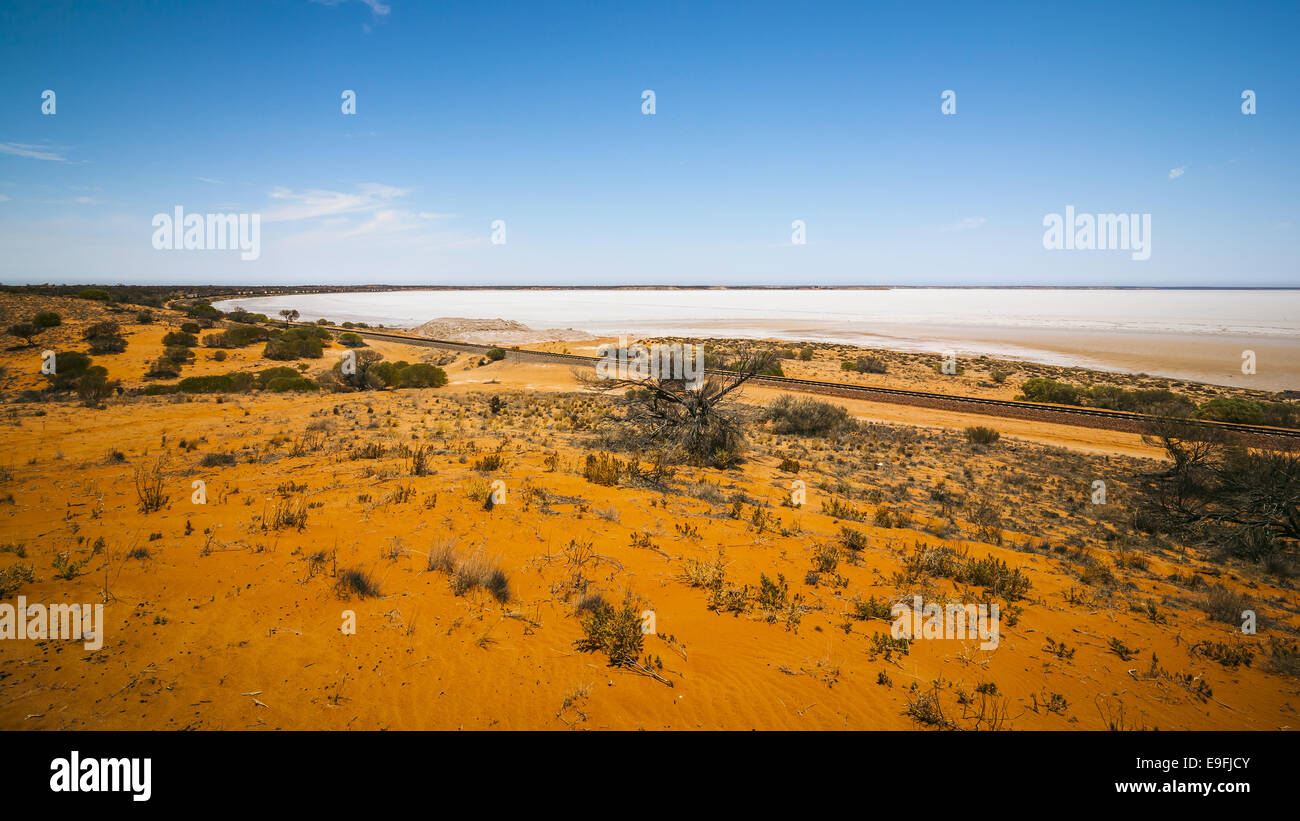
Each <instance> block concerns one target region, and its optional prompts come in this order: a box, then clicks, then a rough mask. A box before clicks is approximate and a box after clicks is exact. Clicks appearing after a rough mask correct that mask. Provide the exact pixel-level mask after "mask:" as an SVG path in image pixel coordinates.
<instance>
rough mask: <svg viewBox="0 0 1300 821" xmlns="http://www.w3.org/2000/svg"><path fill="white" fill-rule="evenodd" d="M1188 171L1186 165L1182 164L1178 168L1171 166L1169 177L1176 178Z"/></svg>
mask: <svg viewBox="0 0 1300 821" xmlns="http://www.w3.org/2000/svg"><path fill="white" fill-rule="evenodd" d="M1186 173H1187V166H1185V165H1180V166H1178V167H1177V168H1171V169H1169V179H1171V180H1176V179H1178V178H1179V177H1181V176H1182V175H1183V174H1186Z"/></svg>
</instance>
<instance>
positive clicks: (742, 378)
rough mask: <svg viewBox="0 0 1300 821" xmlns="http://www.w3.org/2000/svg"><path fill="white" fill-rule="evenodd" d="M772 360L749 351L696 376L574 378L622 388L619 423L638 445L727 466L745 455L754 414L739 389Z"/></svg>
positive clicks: (595, 386) (609, 389)
mask: <svg viewBox="0 0 1300 821" xmlns="http://www.w3.org/2000/svg"><path fill="white" fill-rule="evenodd" d="M774 361H775V356H774V355H773V354H772V353H770V352H762V353H756V354H751V355H749V356H747V357H745V358H744V359H742V360H740V361H738V362H733V363H730V367H729V368H728V369H727V370H713V371H710V372H707V373H705V374H704V376H703V378H702V379H700V380H694V381H688V380H686V379H683V378H673V377H672V376H665V375H662V374H658V375H656V374H651V375H650V376H648V377H646V378H636V377H634V376H616V377H613V378H607V379H602V378H599V377H598V376H597V375H595V374H592V373H585V372H579V373H577V377H578V380H579V382H580V383H582V384H584V385H585V386H587V387H588V388H590V389H592V390H595V391H599V392H601V393H607V394H614V393H618V392H620V391H621V392H622V393H621V395H620V396H619V397H618V404H619V405H620V406H621V407H622V409H623V412H624V413H623V417H622V419H620V420H618V424H619V425H621V426H622V427H623V428H624V431H623V432H624V433H627V434H630V437H631V440H632V442H633V443H634V444H636V445H637V446H638V447H642V446H648V447H653V448H657V449H659V450H660V451H661V452H665V453H666V454H667V455H668V457H669V458H670V459H672V460H673V461H679V462H685V463H688V464H693V465H711V466H714V467H730V466H731V465H733V464H735V463H737V462H739V461H740V460H741V459H742V458H743V456H744V453H745V450H746V448H747V446H748V437H747V436H746V434H745V429H746V427H747V425H748V423H749V422H750V419H751V416H752V414H751V413H749V412H747V411H746V409H745V408H744V407H743V406H741V405H740V404H739V403H738V402H737V400H738V399H739V398H740V395H741V391H740V389H741V387H742V386H743V385H744V384H745V383H746V382H748V381H749V380H751V379H753V378H754V377H755V376H758V375H759V374H762V373H763V372H765V371H767V370H768V369H769V368H771V366H772V363H773V362H774Z"/></svg>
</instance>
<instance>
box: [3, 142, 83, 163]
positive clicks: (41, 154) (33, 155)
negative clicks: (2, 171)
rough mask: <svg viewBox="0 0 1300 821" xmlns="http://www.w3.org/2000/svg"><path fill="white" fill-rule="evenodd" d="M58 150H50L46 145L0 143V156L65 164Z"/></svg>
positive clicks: (64, 159)
mask: <svg viewBox="0 0 1300 821" xmlns="http://www.w3.org/2000/svg"><path fill="white" fill-rule="evenodd" d="M56 152H58V149H51V148H50V147H49V146H47V145H28V144H27V143H0V154H13V155H14V156H16V157H28V158H30V159H33V160H50V161H52V162H67V158H66V157H64V156H63V155H62V154H61V153H56Z"/></svg>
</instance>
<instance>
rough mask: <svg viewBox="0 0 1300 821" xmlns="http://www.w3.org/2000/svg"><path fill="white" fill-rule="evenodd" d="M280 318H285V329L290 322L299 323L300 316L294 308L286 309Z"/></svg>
mask: <svg viewBox="0 0 1300 821" xmlns="http://www.w3.org/2000/svg"><path fill="white" fill-rule="evenodd" d="M280 316H282V317H284V327H286V328H287V327H289V323H290V322H295V321H297V319H298V316H299V314H298V312H297V311H295V310H294V309H292V308H286V309H284V310H283V311H281V312H280Z"/></svg>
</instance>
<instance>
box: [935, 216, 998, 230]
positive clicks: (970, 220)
mask: <svg viewBox="0 0 1300 821" xmlns="http://www.w3.org/2000/svg"><path fill="white" fill-rule="evenodd" d="M988 221H989V218H988V217H967V218H966V219H964V220H962V221H961V222H958V223H956V224H953V225H945V226H944V227H942V228H940V229H939V230H940V231H970V230H972V229H974V228H980V227H982V226H983V225H984V223H986V222H988Z"/></svg>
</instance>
